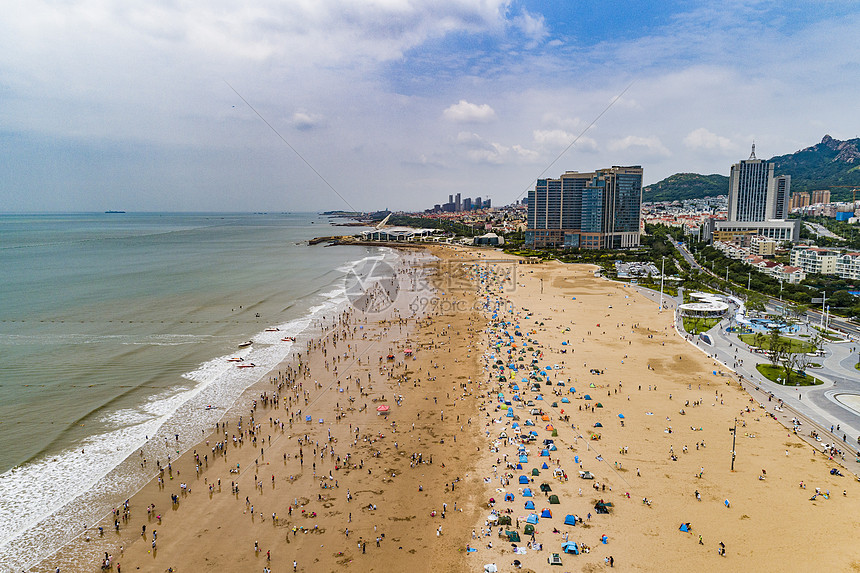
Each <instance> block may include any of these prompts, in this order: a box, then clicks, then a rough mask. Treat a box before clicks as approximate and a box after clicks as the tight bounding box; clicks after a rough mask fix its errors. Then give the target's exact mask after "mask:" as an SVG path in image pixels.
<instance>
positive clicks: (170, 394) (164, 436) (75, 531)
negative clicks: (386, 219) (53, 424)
mask: <svg viewBox="0 0 860 573" xmlns="http://www.w3.org/2000/svg"><path fill="white" fill-rule="evenodd" d="M393 256H394V258H396V256H397V255H396V253H395V254H394V255H393ZM385 257H388V258H391V257H392V254H391V253H385V252H383V253H379V254H374V255H369V256H366V257H363V258H361V259H358V260H357V261H354V262H353V263H350V264H347V265H343V266H341V267H339V268H338V269H337V271H338V272H339V273H342V275H341V276H339V277H337V278H336V279H335V281H334V283H330V285H329V287H328V290H326V291H325V292H318V293H314V294H313V295H312V299H311V300H308V301H307V304H309V308H308V309H307V311H306V312H305V313H303V315H302V316H301V317H299V318H296V319H293V320H289V321H287V322H284V323H282V324H277V325H273V326H274V327H276V328H277V329H278V330H277V331H273V332H266V331H262V332H258V333H257V334H255V335H253V337H252V338H253V340H254V344H253V345H252V346H251V347H249V348H245V349H241V350H238V351H236V352H232V353H230V354H226V355H221V356H218V357H216V358H213V359H211V360H208V361H206V362H203V363H201V364H200V365H199V366H198V367H197V368H195V369H194V370H192V371H189V372H186V373H185V374H183V375H182V377H183V378H184V379H186V380H187V381H188V382H189V383H192V384H193V386H192V387H190V388H189V387H188V386H187V385H182V386H178V387H174V388H173V389H169V390H165V391H162V392H159V393H158V394H155V395H153V396H150V397H149V398H147V399H146V401H144V402H143V403H141V404H138V405H137V406H134V407H124V408H118V409H113V410H112V409H110V407H108V408H106V409H104V408H103V411H100V412H99V413H97V414H96V415H97V418H96V420H97V421H98V422H99V423H100V424H101V425H102V426H103V428H104V429H103V431H101V432H99V433H96V434H93V435H90V436H88V437H86V438H84V439H82V440H81V441H80V442H79V443H77V444H75V445H74V446H70V447H68V448H65V449H63V450H62V451H60V452H59V453H56V454H53V455H50V456H47V457H46V456H43V457H41V458H38V459H34V460H33V461H30V462H27V463H25V464H23V465H21V466H18V467H15V468H12V469H11V470H8V471H6V472H4V473H3V474H0V485H2V488H0V571H3V572H6V571H8V572H9V573H12V572H15V571H20V570H21V569H27V568H29V567H32V566H33V565H34V564H36V563H38V562H40V561H41V560H43V559H45V558H47V557H48V556H50V555H51V554H53V553H54V552H56V551H57V550H59V549H60V548H61V547H62V546H63V545H65V544H67V543H69V542H70V541H71V540H73V539H74V538H75V537H77V536H78V535H80V534H81V533H82V531H81V529H80V528H81V525H82V524H93V523H96V522H98V521H100V520H101V519H102V518H104V517H105V516H106V515H107V514H108V513H109V512H110V511H111V510H112V508H114V507H117V506H118V505H119V504H120V503H121V502H122V501H123V500H124V499H126V498H128V497H130V496H131V495H132V494H133V493H134V492H135V491H137V490H138V489H140V488H141V487H143V486H144V485H145V484H146V483H147V482H148V481H149V480H150V479H152V477H153V476H152V475H151V474H150V473H149V471H150V470H154V463H151V464H149V468H148V469H141V468H140V466H139V464H138V463H137V462H136V460H133V458H134V457H135V454H136V452H138V451H140V450H141V449H142V448H143V449H145V451H146V457H147V459H149V460H152V461H153V462H154V460H155V459H162V460H166V459H167V455H168V454H169V453H170V454H172V455H175V454H176V450H177V449H178V450H179V451H181V452H184V451H186V450H187V449H188V448H190V447H192V446H193V445H195V444H196V443H197V441H198V440H199V439H200V436H201V433H202V432H201V430H203V431H207V430H211V429H212V428H213V427H214V425H215V422H217V421H218V420H219V419H220V418H221V417H222V416H223V415H224V414H225V412H226V411H227V410H229V409H230V408H231V407H232V406H233V405H234V404H235V403H236V401H237V400H238V399H239V398H240V397H241V396H242V394H243V393H244V391H245V390H247V388H249V387H250V386H251V385H253V384H254V383H256V382H258V381H259V380H260V379H261V378H262V377H263V376H265V375H266V374H267V373H268V372H269V371H271V370H272V369H274V368H276V367H277V366H278V364H280V363H282V362H283V361H284V360H286V359H287V358H288V357H289V356H290V355H291V353H292V352H293V349H294V348H297V347H300V348H303V345H302V344H301V343H303V342H305V341H307V340H308V339H310V338H312V337H313V336H315V335H316V334H318V330H317V329H318V327H319V325H320V322H321V319H322V317H323V316H325V317H326V319H327V321H329V319H330V318H333V317H334V316H337V315H338V314H339V313H340V312H341V311H342V310H343V309H344V308H345V306H346V304H347V302H348V301H347V297H346V293H345V289H344V286H343V282H344V280H343V278H344V276H345V274H346V273H347V272H349V271H351V270H353V269H355V268H360V265H362V264H364V263H365V262H368V261H371V260H382V259H383V258H385ZM73 336H75V337H77V338H75V342H76V343H81V342H90V341H92V342H97V341H98V340H99V339H102V340H104V337H102V336H89V335H81V336H78V335H73ZM293 336H294V337H296V342H295V343H294V342H284V341H282V340H281V339H282V338H284V337H293ZM117 338H119V339H120V342H122V343H123V344H135V345H137V344H150V345H176V344H190V343H200V342H204V341H207V342H212V343H217V344H219V345H222V344H223V343H224V341H225V337H223V336H200V335H153V336H150V337H137V338H133V339H132V337H129V340H128V341H122V340H121V339H122V335H119V336H118V337H113V341H114V342H117ZM204 339H208V340H204ZM6 342H7V343H8V342H10V341H9V340H8V338H7V340H6ZM42 342H44V340H42ZM69 342H70V340H68V336H65V335H60V336H58V337H57V343H58V344H63V343H69ZM13 343H14V342H13ZM239 356H241V357H242V358H243V359H244V360H245V361H246V362H253V363H254V364H255V365H256V366H257V367H256V368H253V369H252V368H247V369H240V368H236V365H235V363H233V362H228V360H227V359H228V358H232V357H239ZM212 405H217V407H212ZM176 435H178V436H179V440H178V444H177V440H176V438H175V436H176ZM124 462H126V463H124Z"/></svg>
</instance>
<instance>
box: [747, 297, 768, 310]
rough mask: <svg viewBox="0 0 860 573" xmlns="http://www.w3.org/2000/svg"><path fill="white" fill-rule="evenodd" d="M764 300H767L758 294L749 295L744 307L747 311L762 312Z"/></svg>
mask: <svg viewBox="0 0 860 573" xmlns="http://www.w3.org/2000/svg"><path fill="white" fill-rule="evenodd" d="M766 300H767V299H766V298H765V297H763V296H762V295H760V294H756V293H750V294H749V297H747V302H746V306H747V308H748V309H749V310H755V311H757V312H762V311H763V310H764V305H765V302H766Z"/></svg>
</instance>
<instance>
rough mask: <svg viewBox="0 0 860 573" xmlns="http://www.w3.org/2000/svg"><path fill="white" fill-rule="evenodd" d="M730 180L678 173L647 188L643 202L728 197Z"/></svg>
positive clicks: (713, 176)
mask: <svg viewBox="0 0 860 573" xmlns="http://www.w3.org/2000/svg"><path fill="white" fill-rule="evenodd" d="M728 192H729V178H728V177H726V176H725V175H718V174H714V175H699V174H698V173H676V174H674V175H670V176H669V177H667V178H666V179H663V180H662V181H658V182H657V183H654V184H653V185H648V186H647V187H645V189H644V190H643V193H642V200H643V201H681V200H683V199H700V198H702V197H708V196H710V197H715V196H717V195H727V194H728Z"/></svg>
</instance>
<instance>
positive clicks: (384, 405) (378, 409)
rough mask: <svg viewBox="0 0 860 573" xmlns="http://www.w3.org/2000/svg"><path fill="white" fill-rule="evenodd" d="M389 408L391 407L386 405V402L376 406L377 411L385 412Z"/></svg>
mask: <svg viewBox="0 0 860 573" xmlns="http://www.w3.org/2000/svg"><path fill="white" fill-rule="evenodd" d="M390 409H391V407H390V406H388V405H387V404H382V405H380V406H377V407H376V411H377V412H387V411H388V410H390Z"/></svg>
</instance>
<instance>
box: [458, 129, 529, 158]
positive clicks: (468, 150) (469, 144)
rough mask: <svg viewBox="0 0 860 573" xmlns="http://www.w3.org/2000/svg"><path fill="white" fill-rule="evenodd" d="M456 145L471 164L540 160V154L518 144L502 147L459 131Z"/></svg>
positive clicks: (478, 136)
mask: <svg viewBox="0 0 860 573" xmlns="http://www.w3.org/2000/svg"><path fill="white" fill-rule="evenodd" d="M457 143H458V144H459V145H460V146H461V147H463V148H465V157H466V158H468V159H469V161H471V162H473V163H490V164H493V165H501V164H503V163H508V162H517V163H519V162H526V163H528V162H533V161H536V160H539V159H540V154H539V153H538V152H537V151H535V150H533V149H529V148H527V147H524V146H522V145H519V144H515V145H510V146H508V145H503V144H501V143H497V142H495V141H487V140H486V139H484V138H483V137H481V136H480V135H478V134H477V133H472V132H468V131H461V132H460V133H458V134H457Z"/></svg>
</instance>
